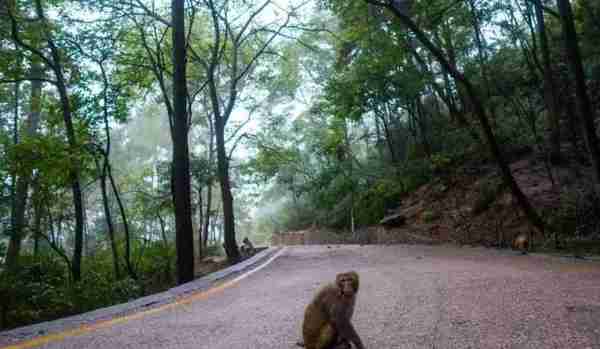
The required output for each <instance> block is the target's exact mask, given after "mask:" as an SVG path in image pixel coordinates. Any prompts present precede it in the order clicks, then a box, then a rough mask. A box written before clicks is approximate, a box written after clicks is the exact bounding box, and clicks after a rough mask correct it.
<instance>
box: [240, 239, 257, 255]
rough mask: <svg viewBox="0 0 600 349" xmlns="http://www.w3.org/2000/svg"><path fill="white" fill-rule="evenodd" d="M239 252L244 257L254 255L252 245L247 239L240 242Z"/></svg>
mask: <svg viewBox="0 0 600 349" xmlns="http://www.w3.org/2000/svg"><path fill="white" fill-rule="evenodd" d="M241 252H242V254H243V255H244V256H250V255H253V254H254V245H253V244H252V242H250V240H249V239H248V238H247V237H245V238H244V240H242V247H241Z"/></svg>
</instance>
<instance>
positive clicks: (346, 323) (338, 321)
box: [333, 314, 365, 349]
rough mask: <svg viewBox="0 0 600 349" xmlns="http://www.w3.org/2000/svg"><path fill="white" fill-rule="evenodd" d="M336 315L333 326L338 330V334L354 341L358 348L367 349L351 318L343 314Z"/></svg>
mask: <svg viewBox="0 0 600 349" xmlns="http://www.w3.org/2000/svg"><path fill="white" fill-rule="evenodd" d="M336 315H337V316H335V317H334V318H333V326H334V327H335V329H336V330H337V332H338V336H339V337H341V338H342V339H345V340H347V341H350V342H352V343H353V344H354V345H355V346H356V349H365V346H364V345H363V343H362V340H361V339H360V336H359V335H358V333H356V330H355V329H354V326H352V323H351V322H350V320H349V319H347V318H346V317H345V316H343V314H336Z"/></svg>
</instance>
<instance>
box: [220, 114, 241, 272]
mask: <svg viewBox="0 0 600 349" xmlns="http://www.w3.org/2000/svg"><path fill="white" fill-rule="evenodd" d="M216 121H217V125H216V127H215V131H216V137H217V167H218V175H219V182H220V184H221V196H222V198H223V234H224V238H225V252H226V253H227V259H229V261H230V262H231V263H237V262H238V261H239V260H240V252H239V250H238V246H237V242H236V241H235V219H234V214H233V195H232V193H231V181H230V178H229V159H228V158H227V153H226V152H225V135H224V132H225V130H224V125H223V121H222V119H221V118H217V119H216Z"/></svg>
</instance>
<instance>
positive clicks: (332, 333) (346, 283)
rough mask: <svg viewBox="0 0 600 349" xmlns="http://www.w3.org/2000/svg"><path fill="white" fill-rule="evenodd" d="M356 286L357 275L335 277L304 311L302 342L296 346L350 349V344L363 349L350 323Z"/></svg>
mask: <svg viewBox="0 0 600 349" xmlns="http://www.w3.org/2000/svg"><path fill="white" fill-rule="evenodd" d="M358 285H359V280H358V274H357V273H356V272H354V271H351V272H347V273H341V274H338V275H337V276H336V278H335V283H331V284H328V285H326V286H325V287H323V288H322V289H321V290H319V292H318V293H317V294H316V296H315V297H314V298H313V300H312V301H311V302H310V304H309V305H308V306H307V307H306V311H305V312H304V322H303V323H302V337H303V339H304V343H298V345H300V346H304V347H305V348H306V349H350V343H352V344H354V346H355V348H356V349H364V348H365V346H364V345H363V343H362V340H361V339H360V337H359V336H358V333H356V330H355V329H354V326H352V323H351V320H352V314H353V313H354V304H355V303H356V294H357V292H358Z"/></svg>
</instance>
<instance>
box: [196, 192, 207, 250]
mask: <svg viewBox="0 0 600 349" xmlns="http://www.w3.org/2000/svg"><path fill="white" fill-rule="evenodd" d="M202 201H203V200H202V187H200V188H198V260H202V257H204V246H205V245H204V237H203V236H204V235H206V232H205V231H203V229H202V227H203V224H204V212H203V211H202V203H203V202H202Z"/></svg>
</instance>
